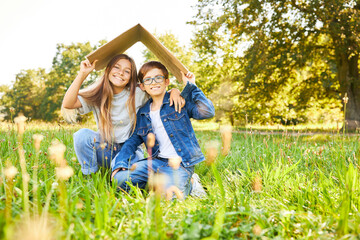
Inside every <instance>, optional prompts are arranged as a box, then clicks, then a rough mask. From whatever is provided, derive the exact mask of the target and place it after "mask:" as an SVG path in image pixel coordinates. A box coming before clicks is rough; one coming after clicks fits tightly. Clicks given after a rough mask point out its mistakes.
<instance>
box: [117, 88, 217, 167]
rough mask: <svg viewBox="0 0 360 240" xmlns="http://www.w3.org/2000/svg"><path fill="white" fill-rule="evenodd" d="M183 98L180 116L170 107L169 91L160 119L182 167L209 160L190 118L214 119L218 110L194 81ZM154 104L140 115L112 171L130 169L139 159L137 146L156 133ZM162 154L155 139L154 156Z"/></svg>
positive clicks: (148, 104) (146, 107)
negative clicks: (152, 108) (151, 114)
mask: <svg viewBox="0 0 360 240" xmlns="http://www.w3.org/2000/svg"><path fill="white" fill-rule="evenodd" d="M181 96H182V97H183V98H184V99H185V101H186V103H185V106H184V107H183V108H182V109H181V113H178V112H175V108H174V105H173V106H169V104H170V100H169V99H170V94H169V93H168V92H166V94H165V96H164V99H163V104H162V106H161V107H160V118H161V120H162V123H163V124H164V128H165V130H166V132H167V134H168V136H169V138H170V141H171V143H172V144H173V146H174V148H175V150H176V152H177V154H178V155H179V156H180V157H181V158H182V165H183V166H184V167H191V166H194V165H195V164H197V163H199V162H201V161H204V160H205V157H204V154H203V153H202V152H201V149H200V146H199V143H198V141H197V139H196V136H195V132H194V129H193V127H192V125H191V122H190V118H194V119H198V120H200V119H207V118H212V117H213V116H214V115H215V109H214V105H213V104H212V102H211V101H210V100H209V99H207V98H206V96H205V95H204V93H203V92H202V91H201V90H200V89H199V88H198V87H197V86H196V85H195V84H192V83H190V82H188V83H187V84H186V86H185V88H184V90H183V91H182V92H181ZM151 102H152V99H149V100H148V102H147V103H146V104H145V105H144V106H143V107H142V108H140V109H139V111H138V112H137V123H136V128H135V130H134V132H133V134H132V135H131V137H130V138H129V139H128V140H126V142H125V143H124V145H123V146H122V148H121V151H120V152H119V154H117V155H116V156H115V157H114V159H113V160H112V162H111V168H112V171H114V170H115V169H118V168H126V169H128V168H129V165H130V162H129V161H130V160H131V159H134V158H135V150H136V149H137V146H139V145H140V144H141V143H145V144H146V143H147V141H146V140H147V136H148V134H149V133H154V132H153V129H152V125H151V118H150V104H151ZM158 154H159V143H158V141H157V140H155V146H154V147H153V149H152V157H153V158H156V157H157V155H158ZM131 163H133V162H131Z"/></svg>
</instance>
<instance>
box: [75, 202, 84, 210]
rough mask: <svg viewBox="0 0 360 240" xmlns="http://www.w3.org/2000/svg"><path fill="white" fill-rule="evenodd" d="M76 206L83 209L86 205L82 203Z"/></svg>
mask: <svg viewBox="0 0 360 240" xmlns="http://www.w3.org/2000/svg"><path fill="white" fill-rule="evenodd" d="M75 206H76V208H77V209H83V208H84V204H83V203H82V202H78V203H76V205H75Z"/></svg>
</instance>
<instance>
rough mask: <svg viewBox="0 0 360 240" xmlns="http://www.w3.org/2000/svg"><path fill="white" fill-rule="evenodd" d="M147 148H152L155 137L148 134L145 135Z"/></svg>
mask: <svg viewBox="0 0 360 240" xmlns="http://www.w3.org/2000/svg"><path fill="white" fill-rule="evenodd" d="M146 141H147V146H148V148H152V147H154V145H155V135H154V134H153V133H149V134H148V135H147V140H146Z"/></svg>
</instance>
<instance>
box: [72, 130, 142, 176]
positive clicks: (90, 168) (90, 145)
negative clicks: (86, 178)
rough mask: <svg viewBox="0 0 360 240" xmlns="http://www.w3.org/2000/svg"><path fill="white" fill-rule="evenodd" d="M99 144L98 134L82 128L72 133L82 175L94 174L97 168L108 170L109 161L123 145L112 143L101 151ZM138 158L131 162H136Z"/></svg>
mask: <svg viewBox="0 0 360 240" xmlns="http://www.w3.org/2000/svg"><path fill="white" fill-rule="evenodd" d="M100 144H101V142H100V134H99V133H98V132H95V131H93V130H90V129H87V128H83V129H80V130H79V131H77V132H76V133H74V149H75V153H76V156H77V159H78V161H79V163H80V165H81V171H82V173H83V174H85V175H88V174H91V173H95V172H96V171H98V169H99V167H104V168H110V162H111V160H112V159H113V158H114V157H115V156H116V155H117V154H118V153H119V152H120V150H121V147H122V145H123V143H113V144H112V145H108V146H106V147H105V148H104V149H101V147H100ZM138 149H139V148H138ZM141 154H142V156H141ZM143 155H144V154H143V152H141V150H140V152H139V150H138V151H136V156H137V157H138V158H144V157H143ZM138 158H137V159H133V161H137V160H138Z"/></svg>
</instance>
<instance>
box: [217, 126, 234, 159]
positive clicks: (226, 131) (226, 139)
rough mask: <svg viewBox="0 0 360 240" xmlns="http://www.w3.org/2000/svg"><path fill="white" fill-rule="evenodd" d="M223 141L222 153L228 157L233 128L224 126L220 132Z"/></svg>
mask: <svg viewBox="0 0 360 240" xmlns="http://www.w3.org/2000/svg"><path fill="white" fill-rule="evenodd" d="M220 132H221V140H222V150H221V153H222V154H223V155H224V156H226V155H228V154H229V151H230V146H231V138H232V127H231V126H224V127H222V128H221V130H220Z"/></svg>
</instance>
